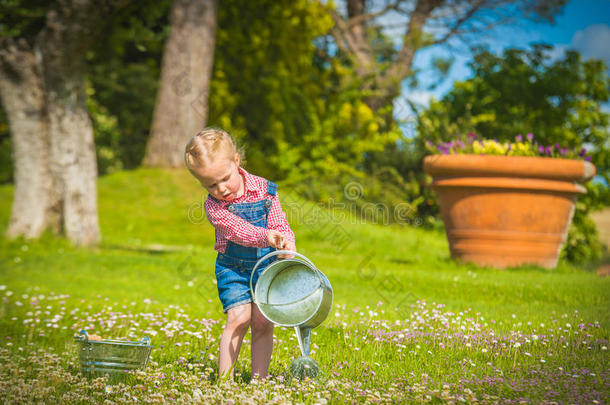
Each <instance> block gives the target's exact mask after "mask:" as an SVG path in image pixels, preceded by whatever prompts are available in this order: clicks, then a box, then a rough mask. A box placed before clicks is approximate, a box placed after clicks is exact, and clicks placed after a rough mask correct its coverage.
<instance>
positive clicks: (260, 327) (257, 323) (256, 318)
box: [252, 312, 273, 335]
mask: <svg viewBox="0 0 610 405" xmlns="http://www.w3.org/2000/svg"><path fill="white" fill-rule="evenodd" d="M272 332H273V323H272V322H270V321H269V320H268V319H267V318H265V317H264V316H263V315H262V314H261V313H260V312H259V313H258V314H257V313H253V314H252V333H254V334H261V335H266V334H268V333H272Z"/></svg>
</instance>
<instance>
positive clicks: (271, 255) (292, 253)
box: [250, 250, 324, 301]
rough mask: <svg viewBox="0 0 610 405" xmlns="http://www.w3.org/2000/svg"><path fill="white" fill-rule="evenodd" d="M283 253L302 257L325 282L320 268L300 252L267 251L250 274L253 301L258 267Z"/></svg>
mask: <svg viewBox="0 0 610 405" xmlns="http://www.w3.org/2000/svg"><path fill="white" fill-rule="evenodd" d="M281 254H289V255H293V256H297V257H298V258H299V259H302V260H303V261H304V262H306V263H307V264H309V265H310V266H311V267H312V268H313V269H314V270H315V271H316V275H317V276H318V278H319V279H320V283H321V284H324V281H323V280H322V276H320V270H318V268H317V267H316V266H315V265H314V264H313V263H312V262H311V260H309V259H308V258H307V257H305V256H303V255H302V254H300V253H297V252H293V251H292V250H275V251H273V252H271V253H267V254H266V255H265V256H263V257H261V258H260V259H259V260H258V261H257V262H256V264H255V265H254V268H253V269H252V274H250V293H251V294H252V301H254V287H253V286H252V280H253V279H254V274H255V273H256V269H257V268H258V266H259V265H260V264H261V263H262V262H264V261H265V260H267V259H269V258H271V257H273V256H277V255H281Z"/></svg>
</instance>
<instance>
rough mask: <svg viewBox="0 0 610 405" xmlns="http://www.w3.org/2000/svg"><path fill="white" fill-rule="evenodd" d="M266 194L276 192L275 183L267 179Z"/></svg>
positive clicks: (274, 193)
mask: <svg viewBox="0 0 610 405" xmlns="http://www.w3.org/2000/svg"><path fill="white" fill-rule="evenodd" d="M267 194H269V195H276V194H277V184H275V183H274V182H272V181H269V180H267Z"/></svg>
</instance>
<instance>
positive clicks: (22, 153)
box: [0, 0, 129, 245]
mask: <svg viewBox="0 0 610 405" xmlns="http://www.w3.org/2000/svg"><path fill="white" fill-rule="evenodd" d="M128 1H129V0H98V1H93V0H80V1H68V0H59V1H57V2H56V3H53V4H51V5H50V6H49V5H48V4H47V2H44V1H42V2H31V3H32V4H28V5H24V4H21V3H20V2H17V3H15V2H11V3H10V6H11V7H12V8H8V7H7V9H6V10H10V11H15V10H17V9H18V10H21V11H16V14H19V13H20V12H21V13H25V12H27V11H28V9H29V8H31V6H32V5H33V3H36V4H35V5H36V6H37V7H36V10H37V11H41V10H44V14H43V15H44V17H43V18H40V19H38V20H36V21H34V22H33V23H32V24H29V25H28V24H21V21H18V20H17V22H15V23H13V25H12V26H11V27H9V28H8V29H7V28H6V27H3V30H2V39H1V40H0V99H1V101H2V104H3V107H4V110H5V111H6V114H7V117H8V121H9V126H10V131H11V138H12V145H13V165H14V170H15V175H14V178H15V194H14V201H13V206H12V213H11V220H10V224H9V227H8V230H7V235H8V236H9V237H16V236H19V235H23V236H25V237H37V236H39V235H40V234H41V233H42V232H43V231H44V229H45V228H47V227H51V228H52V229H53V230H54V231H56V232H60V233H64V234H65V235H66V236H67V237H68V238H69V239H71V240H72V241H73V242H75V243H76V244H78V245H91V244H95V243H97V242H98V241H99V238H100V232H99V225H98V217H97V189H96V187H97V184H96V180H97V166H96V159H95V148H94V143H93V130H92V126H91V121H90V119H89V115H88V113H87V109H86V95H85V85H84V75H85V70H86V69H85V68H86V57H87V51H88V50H89V49H90V48H91V47H92V46H93V44H94V43H95V41H97V40H98V39H99V37H100V34H101V33H102V32H103V29H104V25H105V22H107V21H108V20H109V17H108V16H109V15H110V16H111V15H112V14H113V13H114V12H116V11H117V10H118V9H120V8H121V7H124V6H125V5H126V4H127V3H128ZM15 4H17V6H15ZM24 10H25V11H24Z"/></svg>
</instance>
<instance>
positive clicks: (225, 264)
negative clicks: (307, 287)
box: [212, 181, 277, 312]
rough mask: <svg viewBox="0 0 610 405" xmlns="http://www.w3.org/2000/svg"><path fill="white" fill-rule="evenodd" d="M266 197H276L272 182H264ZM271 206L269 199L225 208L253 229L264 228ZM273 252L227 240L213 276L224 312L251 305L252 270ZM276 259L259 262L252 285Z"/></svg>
mask: <svg viewBox="0 0 610 405" xmlns="http://www.w3.org/2000/svg"><path fill="white" fill-rule="evenodd" d="M267 194H269V195H276V194H277V185H276V184H275V183H273V182H270V181H267ZM212 198H213V197H212ZM271 204H272V202H271V200H270V199H264V200H260V201H255V202H250V203H236V204H229V205H227V210H229V212H232V213H233V214H235V215H237V216H238V217H240V218H243V219H245V220H246V221H248V222H250V223H251V224H252V225H254V226H258V227H261V228H266V227H267V216H268V215H269V211H271ZM274 250H276V249H275V248H272V247H270V246H268V247H264V248H257V247H250V246H242V245H238V244H237V243H234V242H232V241H228V242H227V247H226V249H225V252H224V253H218V256H217V258H216V271H215V273H216V282H217V286H218V296H219V297H220V302H222V309H223V311H224V312H227V311H228V310H229V309H230V308H232V307H235V306H238V305H242V304H247V303H249V302H252V294H251V293H250V275H251V274H252V269H253V268H254V265H255V264H256V262H257V261H258V260H259V259H260V258H261V257H263V256H265V255H266V254H268V253H270V252H273V251H274ZM276 259H277V257H273V258H271V259H267V260H266V261H265V262H264V263H261V265H260V266H259V267H258V268H257V269H256V274H255V275H254V277H253V280H252V285H253V286H255V285H256V282H257V280H258V277H259V276H260V274H261V272H262V271H263V270H264V269H265V268H266V267H267V266H268V265H269V264H270V263H271V262H272V261H274V260H276Z"/></svg>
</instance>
